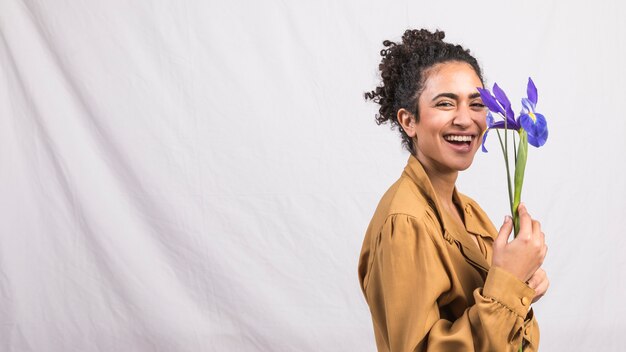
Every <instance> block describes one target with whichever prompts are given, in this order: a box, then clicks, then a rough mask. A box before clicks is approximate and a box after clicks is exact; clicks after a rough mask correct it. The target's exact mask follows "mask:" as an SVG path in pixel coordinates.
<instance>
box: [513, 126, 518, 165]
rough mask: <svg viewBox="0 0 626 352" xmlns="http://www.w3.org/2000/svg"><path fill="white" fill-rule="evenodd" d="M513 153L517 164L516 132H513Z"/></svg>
mask: <svg viewBox="0 0 626 352" xmlns="http://www.w3.org/2000/svg"><path fill="white" fill-rule="evenodd" d="M513 155H515V164H517V148H515V132H513Z"/></svg>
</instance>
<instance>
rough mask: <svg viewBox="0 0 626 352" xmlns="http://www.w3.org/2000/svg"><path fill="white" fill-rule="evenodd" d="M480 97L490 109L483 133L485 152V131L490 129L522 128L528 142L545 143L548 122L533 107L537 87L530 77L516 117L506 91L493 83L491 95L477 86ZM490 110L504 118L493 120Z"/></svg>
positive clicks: (535, 104) (535, 145) (537, 145)
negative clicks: (520, 108)
mask: <svg viewBox="0 0 626 352" xmlns="http://www.w3.org/2000/svg"><path fill="white" fill-rule="evenodd" d="M478 92H479V93H480V97H481V98H482V100H483V103H484V104H485V106H486V107H487V108H488V109H489V110H490V112H488V113H487V130H485V132H484V133H483V143H482V150H483V152H487V148H485V141H486V140H487V133H488V132H489V130H491V129H494V128H495V129H505V128H506V129H509V130H515V131H519V130H520V129H524V130H525V131H526V133H527V134H528V143H530V145H532V146H534V147H541V146H542V145H544V144H545V143H546V140H547V139H548V124H547V122H546V118H545V117H544V116H543V115H542V114H539V113H537V112H535V107H536V106H537V98H538V96H537V87H535V83H533V80H532V79H531V78H528V86H527V87H526V95H527V96H528V97H527V98H523V99H522V106H523V109H522V111H521V113H520V116H519V117H518V118H517V119H516V118H515V113H514V112H513V108H512V107H511V102H510V101H509V98H508V97H507V96H506V93H504V91H503V90H502V89H501V88H500V87H499V86H498V84H494V85H493V93H494V94H493V95H492V94H491V92H490V91H489V89H484V88H478ZM491 112H494V113H497V114H500V115H501V116H502V117H503V118H504V120H502V121H495V119H494V118H493V115H492V114H491Z"/></svg>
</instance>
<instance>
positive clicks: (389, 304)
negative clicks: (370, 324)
mask: <svg viewBox="0 0 626 352" xmlns="http://www.w3.org/2000/svg"><path fill="white" fill-rule="evenodd" d="M436 226H437V225H435V222H434V221H433V220H432V219H429V218H425V219H416V218H415V217H413V216H409V215H404V214H395V215H391V216H389V217H388V218H387V220H386V221H385V223H384V225H383V228H382V229H381V231H380V233H379V235H378V236H374V238H371V241H372V242H373V243H371V244H370V248H371V255H370V257H369V262H368V266H369V270H368V275H367V277H365V280H364V281H363V290H364V293H365V296H366V299H367V301H368V304H369V306H370V310H371V313H372V318H373V321H374V329H375V333H376V340H377V344H378V349H379V351H394V352H395V351H473V350H477V351H517V349H518V348H519V346H520V344H521V343H522V337H526V338H530V342H528V341H527V342H526V343H525V346H526V347H525V351H533V350H535V349H536V346H537V345H538V338H539V332H538V331H539V330H538V329H537V324H536V322H535V320H534V318H533V317H532V313H531V314H528V308H529V304H530V302H529V299H528V298H527V297H533V296H534V290H533V289H531V288H530V287H528V286H527V285H526V284H525V283H523V282H521V281H520V280H518V279H517V278H516V277H515V276H513V275H512V274H509V273H508V272H506V271H504V270H502V269H499V268H497V267H493V268H491V269H490V270H489V273H488V275H487V279H486V282H485V285H484V287H482V288H477V289H476V290H475V291H474V293H473V295H474V299H475V304H474V305H473V306H470V307H468V308H467V309H466V310H465V312H464V313H463V315H462V316H461V317H460V318H459V319H457V320H456V321H449V320H446V319H443V318H442V317H441V316H440V314H439V307H438V304H437V301H438V299H439V298H440V297H441V296H442V295H444V294H445V293H446V292H447V291H448V290H449V289H450V285H451V281H450V279H449V274H448V273H447V272H446V267H445V265H444V259H443V256H444V255H445V254H444V253H445V251H446V249H445V248H444V247H443V246H444V244H443V241H441V240H440V239H438V238H436V237H435V236H434V235H435V234H437V233H438V231H437V227H436ZM527 316H528V317H529V318H528V319H527V320H526V319H525V318H526V317H527ZM526 330H528V331H526Z"/></svg>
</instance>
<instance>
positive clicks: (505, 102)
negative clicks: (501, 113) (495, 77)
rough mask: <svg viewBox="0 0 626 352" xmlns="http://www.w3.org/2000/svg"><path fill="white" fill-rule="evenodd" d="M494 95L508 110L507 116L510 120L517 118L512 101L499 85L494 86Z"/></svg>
mask: <svg viewBox="0 0 626 352" xmlns="http://www.w3.org/2000/svg"><path fill="white" fill-rule="evenodd" d="M493 94H494V95H495V96H496V99H497V100H498V102H499V103H500V104H501V105H502V106H503V107H504V109H505V110H506V116H507V117H510V118H515V114H514V113H513V109H512V108H511V101H510V100H509V98H508V97H507V96H506V93H504V91H503V90H502V89H501V88H500V87H499V86H498V84H497V83H495V84H494V85H493Z"/></svg>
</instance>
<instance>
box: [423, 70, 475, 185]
mask: <svg viewBox="0 0 626 352" xmlns="http://www.w3.org/2000/svg"><path fill="white" fill-rule="evenodd" d="M426 74H427V76H426V77H427V78H426V82H425V84H424V90H423V91H422V94H421V95H420V96H419V98H418V104H419V122H417V123H416V125H415V133H416V137H417V141H416V143H414V146H415V151H416V156H417V159H418V160H419V161H420V162H421V163H422V165H424V166H425V168H426V169H427V170H428V169H429V170H432V171H437V172H440V173H450V172H456V171H460V170H465V169H467V168H468V167H469V166H470V165H471V164H472V160H473V159H474V154H476V151H477V150H478V147H479V146H480V142H481V140H480V139H481V138H480V136H481V133H482V131H483V130H484V129H485V128H486V124H487V123H486V121H485V119H486V114H487V109H486V108H485V106H484V105H483V102H482V100H481V98H480V95H479V94H478V91H477V90H476V87H482V83H481V82H480V78H478V76H477V75H476V72H474V69H473V68H472V67H471V66H470V65H468V64H466V63H464V62H456V61H454V62H446V63H441V64H437V65H435V66H433V67H432V68H430V69H429V70H428V71H427V72H426Z"/></svg>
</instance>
